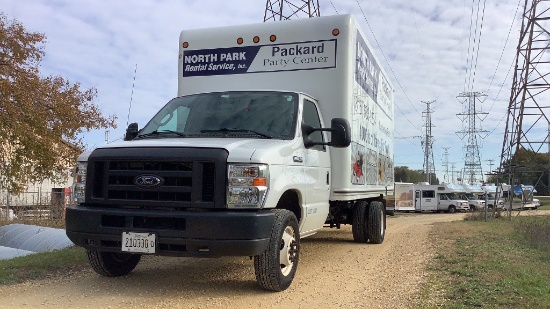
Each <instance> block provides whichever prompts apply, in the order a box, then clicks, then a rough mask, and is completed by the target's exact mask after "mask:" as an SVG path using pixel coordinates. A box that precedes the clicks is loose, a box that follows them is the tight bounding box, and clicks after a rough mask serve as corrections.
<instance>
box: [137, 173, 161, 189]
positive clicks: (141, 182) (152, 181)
mask: <svg viewBox="0 0 550 309" xmlns="http://www.w3.org/2000/svg"><path fill="white" fill-rule="evenodd" d="M163 183H164V179H163V178H162V177H160V176H156V175H139V176H137V177H136V178H134V184H135V185H136V186H138V187H144V188H153V187H157V186H160V185H162V184H163Z"/></svg>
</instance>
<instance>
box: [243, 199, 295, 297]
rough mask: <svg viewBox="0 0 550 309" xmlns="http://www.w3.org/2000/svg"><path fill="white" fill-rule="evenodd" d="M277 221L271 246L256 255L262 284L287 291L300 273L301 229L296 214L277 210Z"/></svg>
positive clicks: (257, 270)
mask: <svg viewBox="0 0 550 309" xmlns="http://www.w3.org/2000/svg"><path fill="white" fill-rule="evenodd" d="M273 212H274V213H275V223H274V224H273V229H272V230H271V238H270V240H269V245H268V247H267V249H266V250H265V251H264V252H263V253H262V254H260V255H256V256H254V271H255V273H256V281H257V282H258V284H259V285H260V286H261V287H262V288H263V289H266V290H269V291H276V292H280V291H284V290H286V289H287V288H288V287H289V286H290V284H291V283H292V280H293V279H294V275H295V274H296V268H297V267H298V261H299V259H300V232H299V230H298V220H297V219H296V216H295V215H294V213H292V212H290V211H288V210H285V209H275V210H273Z"/></svg>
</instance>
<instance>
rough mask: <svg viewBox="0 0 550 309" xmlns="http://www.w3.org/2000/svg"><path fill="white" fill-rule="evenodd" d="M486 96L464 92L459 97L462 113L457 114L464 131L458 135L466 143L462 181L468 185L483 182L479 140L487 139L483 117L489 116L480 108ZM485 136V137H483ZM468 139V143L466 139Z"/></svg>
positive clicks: (458, 132) (479, 93) (480, 93)
mask: <svg viewBox="0 0 550 309" xmlns="http://www.w3.org/2000/svg"><path fill="white" fill-rule="evenodd" d="M486 97H487V95H486V94H484V93H482V92H462V93H460V94H459V95H458V96H457V99H458V101H459V102H460V103H461V104H462V113H458V114H456V115H457V116H458V118H459V119H460V120H461V121H462V130H460V131H457V132H456V134H457V135H458V136H459V137H460V139H461V140H463V142H464V150H465V151H464V152H465V154H464V170H463V176H462V181H463V182H465V183H468V184H471V185H473V184H478V183H479V182H480V181H482V180H483V170H482V168H481V157H480V155H479V150H480V148H481V146H480V144H479V142H478V140H479V139H483V138H485V136H486V134H487V133H488V131H485V130H482V129H481V120H482V119H481V116H482V115H487V113H484V112H482V111H481V110H479V109H478V107H479V106H480V105H481V104H478V102H479V103H483V101H484V100H485V98H486ZM483 134H485V136H482V135H483ZM466 137H467V139H466V141H464V140H465V138H466Z"/></svg>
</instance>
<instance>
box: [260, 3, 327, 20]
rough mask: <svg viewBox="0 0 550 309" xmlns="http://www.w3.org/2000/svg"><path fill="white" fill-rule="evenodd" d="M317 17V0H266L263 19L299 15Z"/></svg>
mask: <svg viewBox="0 0 550 309" xmlns="http://www.w3.org/2000/svg"><path fill="white" fill-rule="evenodd" d="M303 16H305V17H319V16H321V10H320V8H319V0H310V1H306V0H267V3H266V5H265V14H264V22H265V21H270V20H273V21H277V20H288V19H293V18H301V17H303Z"/></svg>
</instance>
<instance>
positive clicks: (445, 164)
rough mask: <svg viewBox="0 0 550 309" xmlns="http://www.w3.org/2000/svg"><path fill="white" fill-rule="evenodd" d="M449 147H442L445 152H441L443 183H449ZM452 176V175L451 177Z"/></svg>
mask: <svg viewBox="0 0 550 309" xmlns="http://www.w3.org/2000/svg"><path fill="white" fill-rule="evenodd" d="M449 148H450V147H443V149H445V152H444V153H443V164H441V165H442V166H443V172H444V174H443V182H444V183H451V179H450V178H449ZM451 178H452V177H451Z"/></svg>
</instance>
